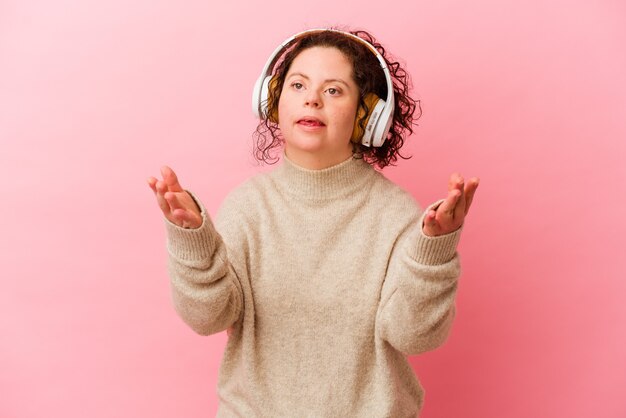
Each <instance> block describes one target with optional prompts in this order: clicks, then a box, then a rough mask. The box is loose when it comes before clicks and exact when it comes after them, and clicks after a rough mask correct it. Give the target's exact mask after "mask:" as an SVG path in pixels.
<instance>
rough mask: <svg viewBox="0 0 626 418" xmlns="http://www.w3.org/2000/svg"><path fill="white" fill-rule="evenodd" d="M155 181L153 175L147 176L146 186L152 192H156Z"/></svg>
mask: <svg viewBox="0 0 626 418" xmlns="http://www.w3.org/2000/svg"><path fill="white" fill-rule="evenodd" d="M156 183H157V179H155V178H154V177H148V186H150V188H151V189H152V191H153V192H154V194H156V193H157V189H156Z"/></svg>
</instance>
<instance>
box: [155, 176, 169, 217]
mask: <svg viewBox="0 0 626 418" xmlns="http://www.w3.org/2000/svg"><path fill="white" fill-rule="evenodd" d="M155 188H156V198H157V203H158V204H159V207H160V208H161V210H162V211H163V213H164V214H165V215H169V214H170V212H171V211H170V205H169V203H168V202H167V200H165V192H166V191H167V186H166V185H165V183H164V182H163V181H161V180H159V181H157V182H156V184H155Z"/></svg>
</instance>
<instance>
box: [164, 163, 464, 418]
mask: <svg viewBox="0 0 626 418" xmlns="http://www.w3.org/2000/svg"><path fill="white" fill-rule="evenodd" d="M192 196H194V199H196V201H197V203H198V204H199V206H200V208H201V209H202V216H203V224H202V226H201V227H200V228H198V229H183V228H180V227H178V226H176V225H174V224H172V223H170V222H169V221H167V220H165V222H166V228H167V232H168V253H169V264H168V266H169V274H170V278H171V289H172V299H173V303H174V306H175V308H176V311H177V312H178V314H179V315H180V316H181V317H182V319H183V320H184V321H185V322H186V323H187V324H188V325H189V326H190V327H191V328H192V329H193V330H195V331H196V332H197V333H199V334H201V335H209V334H213V333H217V332H220V331H223V330H225V329H227V328H232V330H229V337H228V343H227V346H226V350H225V352H224V358H223V361H222V364H221V368H220V372H219V376H218V387H217V392H218V395H219V399H220V406H219V409H218V413H217V416H218V417H246V418H251V417H272V418H273V417H394V418H395V417H415V416H417V415H418V413H419V411H420V409H421V408H422V404H423V395H424V391H423V389H422V387H421V385H420V384H419V382H418V380H417V378H416V377H415V374H414V372H413V370H412V368H411V367H410V364H409V363H408V361H407V359H406V355H409V354H419V353H422V352H424V351H428V350H432V349H434V348H436V347H438V346H440V345H441V344H442V343H443V342H444V341H445V340H446V338H447V335H448V333H449V331H450V327H451V324H452V321H453V319H454V316H455V305H454V303H455V302H454V301H455V294H456V289H457V279H458V276H459V272H460V269H459V260H458V256H457V254H456V252H455V251H456V245H457V242H458V240H459V236H460V230H458V231H456V232H454V233H451V234H448V235H444V236H440V237H434V238H433V237H427V236H425V235H424V234H423V233H422V228H421V225H422V220H421V211H420V209H419V207H418V206H417V204H416V203H415V201H414V199H413V198H412V196H411V195H409V194H408V192H406V191H404V190H403V189H401V188H400V187H399V186H397V185H395V184H394V183H392V182H391V181H389V180H388V179H387V178H386V177H384V176H383V175H382V174H381V173H380V172H378V171H376V170H375V169H374V168H373V167H372V166H370V165H369V164H368V163H366V162H364V161H363V160H361V159H355V158H352V157H351V158H350V159H348V160H346V161H344V162H342V163H340V164H338V165H335V166H333V167H330V168H327V169H324V170H307V169H304V168H302V167H299V166H297V165H295V164H294V163H292V162H291V161H289V160H288V159H287V158H286V156H285V155H284V153H283V160H282V161H281V163H280V165H279V166H278V167H277V168H275V169H274V170H273V171H271V172H269V173H263V174H258V175H256V176H253V177H252V178H250V179H249V180H247V181H246V182H244V183H243V184H242V185H241V186H239V187H238V188H236V189H235V190H233V191H232V192H231V193H230V194H229V195H228V196H227V197H226V199H225V200H224V202H223V204H222V206H221V208H220V210H219V212H218V214H217V216H216V218H215V224H213V223H212V221H211V219H210V218H209V216H208V215H207V212H206V208H205V207H204V206H203V205H202V203H201V202H200V201H199V200H198V198H197V197H196V196H195V195H193V194H192Z"/></svg>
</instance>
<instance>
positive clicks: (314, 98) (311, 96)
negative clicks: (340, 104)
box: [304, 89, 322, 108]
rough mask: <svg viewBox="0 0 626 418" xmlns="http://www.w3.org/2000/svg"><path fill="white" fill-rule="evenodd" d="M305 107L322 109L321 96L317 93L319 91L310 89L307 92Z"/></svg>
mask: <svg viewBox="0 0 626 418" xmlns="http://www.w3.org/2000/svg"><path fill="white" fill-rule="evenodd" d="M304 105H305V106H311V107H316V108H318V107H321V106H322V101H321V99H320V95H319V93H318V92H317V90H315V89H310V90H309V91H308V92H307V95H306V97H305V98H304Z"/></svg>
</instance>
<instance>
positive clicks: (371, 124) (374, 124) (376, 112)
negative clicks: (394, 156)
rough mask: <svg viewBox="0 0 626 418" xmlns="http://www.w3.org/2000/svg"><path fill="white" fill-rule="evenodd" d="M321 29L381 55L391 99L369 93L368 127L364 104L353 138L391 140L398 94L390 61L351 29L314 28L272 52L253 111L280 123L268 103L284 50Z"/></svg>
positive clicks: (258, 83) (375, 143)
mask: <svg viewBox="0 0 626 418" xmlns="http://www.w3.org/2000/svg"><path fill="white" fill-rule="evenodd" d="M320 32H337V33H341V34H343V35H345V36H346V37H348V38H352V39H354V40H356V41H357V42H360V43H361V44H363V45H365V46H366V47H367V48H368V49H369V50H370V51H372V53H373V54H374V55H376V58H378V61H379V62H380V67H381V68H382V70H383V72H384V73H385V79H386V80H387V98H386V99H385V100H383V99H381V98H380V97H378V96H377V95H376V94H374V93H368V94H367V95H366V96H365V97H364V99H363V100H364V101H365V103H366V104H367V107H368V109H369V114H368V115H367V119H366V125H365V130H363V129H361V127H360V126H359V124H358V121H359V119H361V118H362V117H363V116H364V115H365V110H364V109H363V108H362V107H361V106H359V110H358V112H357V117H356V119H355V121H354V130H353V132H352V138H351V140H352V141H353V142H358V141H360V142H361V143H362V144H363V145H365V146H366V147H370V146H372V147H380V146H382V145H383V143H384V142H385V139H387V134H388V133H389V129H391V124H392V122H393V111H394V97H393V84H392V82H391V74H390V73H389V69H388V68H387V63H386V62H385V59H384V58H383V57H382V55H380V53H379V52H378V51H377V50H376V48H374V46H373V45H372V44H370V43H369V42H367V41H366V40H364V39H361V38H359V37H358V36H356V35H353V34H351V33H349V32H344V31H340V30H336V29H310V30H306V31H304V32H300V33H297V34H295V35H292V36H291V37H290V38H288V39H287V40H285V41H284V42H283V43H282V44H280V45H279V46H278V48H276V49H275V50H274V52H273V53H272V55H270V57H269V59H268V60H267V62H266V63H265V67H263V72H262V73H261V76H260V77H259V78H258V80H257V81H256V83H255V84H254V90H253V91H252V112H253V113H254V115H255V116H256V117H258V118H260V119H269V120H270V121H272V122H275V123H278V115H277V114H276V113H275V112H273V113H274V114H268V107H269V106H268V103H267V102H268V97H269V89H270V85H272V86H274V85H275V83H276V81H277V80H276V78H275V77H274V76H273V75H272V71H273V69H274V65H275V64H276V62H277V61H278V59H279V58H280V57H281V56H282V53H283V52H284V51H285V50H287V49H288V48H289V47H290V46H291V45H292V44H293V43H294V42H295V41H296V40H298V39H300V38H303V37H305V36H307V35H310V34H313V33H320Z"/></svg>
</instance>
